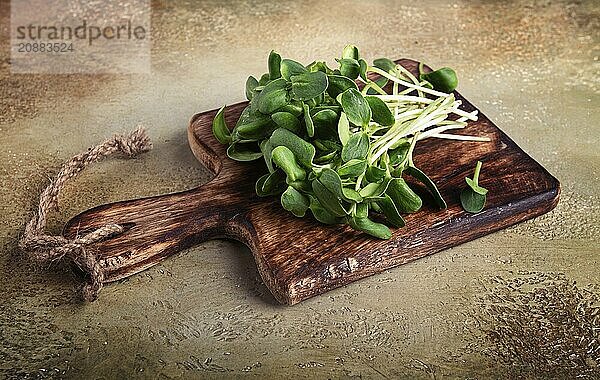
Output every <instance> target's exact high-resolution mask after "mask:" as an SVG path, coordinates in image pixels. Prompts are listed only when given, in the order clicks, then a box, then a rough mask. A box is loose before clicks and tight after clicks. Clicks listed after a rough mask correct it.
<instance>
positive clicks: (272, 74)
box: [269, 50, 281, 80]
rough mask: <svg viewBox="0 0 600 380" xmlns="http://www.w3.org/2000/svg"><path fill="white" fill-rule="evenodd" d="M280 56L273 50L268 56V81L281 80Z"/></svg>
mask: <svg viewBox="0 0 600 380" xmlns="http://www.w3.org/2000/svg"><path fill="white" fill-rule="evenodd" d="M280 66H281V56H280V55H279V54H277V53H276V52H275V50H271V53H270V54H269V79H271V80H274V79H277V78H281V71H280Z"/></svg>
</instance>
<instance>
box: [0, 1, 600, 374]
mask: <svg viewBox="0 0 600 380" xmlns="http://www.w3.org/2000/svg"><path fill="white" fill-rule="evenodd" d="M336 4H337V6H333V5H332V4H330V3H328V2H287V1H281V2H277V3H274V4H271V3H270V2H266V1H264V2H263V1H244V2H225V3H223V2H217V1H215V2H203V3H199V4H196V3H194V2H184V1H178V2H170V1H156V2H153V6H154V11H153V16H152V18H153V19H152V22H153V36H152V37H153V51H152V53H153V56H152V59H153V70H152V75H149V76H133V75H128V76H118V75H112V76H83V75H69V76H42V75H10V73H9V66H8V64H9V59H8V57H9V46H8V42H7V40H8V38H7V37H8V32H9V31H8V21H9V20H8V17H9V7H8V4H7V3H6V2H3V3H1V4H0V21H1V22H0V36H1V38H0V48H1V51H0V54H1V57H0V58H1V59H0V105H1V108H0V143H1V144H0V145H1V146H2V149H0V173H1V176H0V199H2V203H1V204H0V215H1V217H0V218H1V219H0V278H2V286H0V377H13V376H19V377H23V376H28V377H42V378H44V377H81V376H89V377H100V378H114V377H117V376H121V377H122V376H127V377H140V378H144V377H151V378H158V377H162V378H169V377H183V378H190V377H202V376H211V377H218V376H235V377H241V376H244V375H249V376H255V377H265V376H268V375H274V374H278V375H280V376H284V375H285V376H293V377H319V378H325V377H335V378H337V377H348V378H350V377H367V378H379V377H389V378H398V377H407V378H424V379H426V378H434V377H435V378H440V377H449V378H465V377H468V378H487V377H490V376H492V377H493V376H498V377H500V376H503V374H504V375H512V376H517V375H521V376H525V377H535V376H536V375H538V376H540V375H545V376H558V375H561V374H562V375H564V376H569V377H571V376H573V374H575V375H577V374H583V375H585V376H590V377H591V376H594V372H593V371H594V369H595V370H596V371H597V368H598V367H597V363H596V362H595V361H594V360H593V358H592V356H593V355H592V356H590V358H589V360H587V361H584V364H581V363H579V364H578V365H579V367H576V368H575V369H574V370H573V371H575V372H567V371H566V370H565V371H564V372H562V373H561V371H560V370H559V369H556V368H550V367H551V366H550V367H548V368H545V367H543V368H542V367H540V365H539V364H537V365H536V367H533V366H530V365H527V363H522V362H519V361H518V360H516V359H517V358H512V359H511V358H510V357H508V358H507V357H506V355H505V354H506V352H504V351H502V347H501V346H499V345H498V344H497V343H498V342H494V341H492V340H490V339H488V338H489V337H486V335H485V331H483V330H482V329H481V326H482V325H481V323H480V322H479V321H480V320H481V319H484V320H485V316H486V315H489V309H487V308H486V309H485V310H483V309H482V301H481V299H480V298H479V296H480V295H481V294H485V293H486V292H493V291H494V290H493V288H492V287H489V286H487V285H486V284H488V283H489V282H490V281H491V279H493V278H495V277H496V276H499V278H501V279H511V280H510V281H514V280H512V279H514V278H517V280H518V279H519V278H521V277H523V276H527V279H528V281H530V280H531V278H538V277H539V278H541V279H544V281H555V282H557V283H562V282H561V281H563V282H564V281H565V280H564V279H565V278H566V279H568V281H576V282H577V292H570V293H568V294H569V295H568V296H569V297H575V296H573V295H572V294H579V295H580V296H581V297H583V298H584V299H591V298H590V297H592V298H593V295H594V294H596V295H597V294H598V284H599V282H600V275H599V274H598V273H600V270H599V269H600V265H599V263H598V261H599V254H600V247H599V243H598V242H599V240H600V239H599V237H600V236H599V235H600V229H599V227H598V226H600V212H599V211H600V201H599V199H598V195H599V193H598V189H597V185H598V180H599V171H600V153H599V152H600V150H599V149H598V143H599V141H598V138H599V136H600V111H599V109H600V82H599V78H600V75H598V74H599V70H600V58H599V57H600V49H599V44H600V25H599V21H598V20H599V19H600V17H599V16H600V6H599V5H598V3H597V2H594V1H581V2H564V1H558V2H550V1H525V2H521V1H517V2H507V3H504V2H464V3H463V2H450V3H446V2H442V1H422V2H419V3H418V5H416V4H415V3H414V2H397V1H378V2H368V3H367V2H365V3H358V2H350V1H348V2H345V1H342V2H338V3H336ZM350 42H352V43H355V44H357V45H358V46H359V47H360V48H361V50H362V52H363V53H364V55H365V56H366V57H367V58H369V59H372V58H376V57H378V56H388V57H390V58H399V57H408V58H413V59H419V60H424V61H426V62H428V63H430V64H431V65H432V66H434V67H439V66H442V65H448V66H452V67H453V68H455V69H456V71H457V72H458V73H459V77H460V79H461V82H460V91H461V92H462V93H463V94H464V95H465V96H466V97H467V98H468V99H470V100H471V101H472V102H473V103H474V104H476V105H477V106H478V107H479V108H480V109H481V110H482V111H483V112H484V113H485V114H486V115H488V116H489V117H490V118H491V119H492V120H494V122H496V124H497V125H498V126H499V127H500V128H502V129H503V130H505V131H506V132H507V133H508V134H509V135H510V136H511V137H512V138H513V139H514V140H515V141H516V142H517V143H519V144H520V145H521V146H522V147H523V148H524V149H525V151H527V152H528V153H529V154H531V155H532V156H533V157H534V158H535V159H537V160H538V161H539V162H541V163H542V164H543V165H544V166H545V167H546V168H547V169H548V170H549V171H550V172H551V173H553V174H554V175H555V176H556V177H557V178H559V180H560V181H561V183H562V187H563V193H562V200H561V202H560V203H559V205H558V207H557V208H556V209H555V210H554V211H553V212H551V213H549V214H547V215H545V216H542V217H540V218H537V219H536V220H533V221H530V222H526V223H523V224H521V225H518V226H515V227H513V228H510V229H508V230H505V231H502V232H499V233H496V234H493V235H491V236H488V237H485V238H482V239H479V240H477V241H473V242H471V243H468V244H464V245H462V246H459V247H457V248H454V249H451V250H448V251H445V252H442V253H439V254H436V255H434V256H431V257H428V258H425V259H422V260H419V261H417V262H415V263H412V264H408V265H406V266H402V267H399V268H396V269H393V270H390V271H387V272H385V273H383V274H381V275H377V276H373V277H371V278H368V279H365V280H362V281H360V282H357V283H354V284H352V285H349V286H346V287H344V288H341V289H337V290H334V291H332V292H330V293H328V294H327V295H325V296H321V297H316V298H313V299H311V300H308V301H306V302H303V303H301V304H299V305H297V306H294V307H283V306H279V305H277V304H276V303H275V301H274V300H273V299H272V297H271V296H270V294H269V292H268V291H267V289H266V288H265V287H264V286H263V285H262V282H261V280H260V277H259V276H258V274H257V271H256V268H255V265H254V263H253V261H252V258H251V255H250V254H249V251H248V250H247V249H246V248H245V247H243V246H241V245H239V244H237V243H234V242H228V241H212V242H207V243H204V244H202V245H199V246H197V247H195V248H193V249H190V250H188V251H186V252H184V253H182V254H180V255H178V256H176V257H174V258H172V259H170V260H168V261H166V262H165V263H164V264H162V265H159V266H156V267H154V268H152V269H150V270H148V271H146V272H144V273H143V274H140V275H138V276H135V277H132V278H130V279H128V280H126V281H122V282H121V283H118V284H114V285H110V286H107V287H106V288H105V289H104V290H103V291H102V293H101V297H100V300H99V301H98V302H95V303H93V304H88V305H84V304H81V303H79V302H78V299H77V296H76V294H75V293H74V288H75V287H76V286H77V284H79V280H78V279H77V278H76V277H75V275H73V274H72V273H71V271H70V269H69V268H68V267H67V266H65V265H60V264H56V265H53V266H51V268H49V269H50V270H45V269H46V268H44V269H42V270H39V269H36V268H34V267H33V266H32V265H31V264H30V263H28V262H27V261H26V260H24V259H23V257H22V256H21V254H20V252H19V251H18V250H17V249H16V240H17V238H18V236H19V234H20V233H21V231H22V227H23V224H24V223H25V221H26V220H27V218H28V216H29V215H30V212H31V210H32V209H33V207H34V204H35V202H36V198H37V195H38V193H39V191H40V190H41V189H42V188H43V187H44V186H45V184H46V182H47V180H48V176H51V175H54V174H55V173H56V171H57V169H58V167H59V166H60V164H61V162H62V161H64V160H66V159H67V158H69V157H70V156H71V155H72V154H75V153H77V152H79V151H81V150H82V149H84V148H85V147H87V146H89V145H91V144H93V143H95V142H98V141H100V140H101V139H103V138H104V137H106V136H109V135H111V134H112V133H114V132H118V131H125V130H129V129H131V128H132V127H133V126H135V125H137V124H144V125H146V126H147V128H148V129H149V132H150V134H151V135H152V137H153V139H154V143H155V149H154V150H153V151H152V152H151V153H149V154H147V155H145V156H144V157H141V158H139V159H137V160H133V161H130V160H121V161H119V160H112V161H109V162H105V163H102V164H99V165H97V166H96V167H95V168H92V169H91V170H90V171H89V172H87V173H84V174H83V175H82V177H81V178H80V179H79V180H77V182H76V184H74V185H73V186H69V188H68V189H67V191H66V192H65V196H64V198H63V201H62V204H61V209H60V212H59V213H57V214H55V215H54V216H53V218H52V220H51V228H52V229H53V231H55V232H56V231H59V230H60V226H61V225H62V224H63V223H64V222H65V221H66V220H68V219H69V218H70V217H71V216H73V215H74V214H75V213H77V212H79V211H82V210H84V209H87V208H89V207H92V206H94V205H97V204H100V203H106V202H111V201H116V200H121V199H128V198H134V197H139V196H144V195H154V194H161V193H165V192H171V191H178V190H183V189H186V188H188V187H191V186H195V185H197V184H199V183H203V182H206V181H207V180H208V179H209V175H208V173H207V171H206V170H204V169H203V168H202V167H201V166H200V165H198V164H197V163H196V162H195V160H194V158H193V156H192V154H191V153H190V152H189V149H188V148H187V141H186V137H185V128H186V126H187V122H188V120H189V118H190V117H191V115H192V114H193V113H195V112H197V111H201V110H207V109H211V108H215V107H217V106H220V105H221V104H222V103H229V104H232V103H234V102H237V101H240V100H242V98H243V84H244V81H245V79H246V77H247V75H248V74H250V73H252V74H259V73H262V72H264V71H265V67H266V56H267V54H268V52H269V51H270V49H276V50H278V51H279V52H280V53H282V55H285V56H289V57H293V58H296V59H298V60H301V61H306V62H308V61H311V60H312V59H313V58H315V57H334V56H336V55H338V54H339V51H340V49H341V48H342V47H343V46H344V44H346V43H350ZM483 175H485V174H483ZM82 189H85V190H82ZM530 272H533V273H530ZM555 273H560V275H558V274H555ZM548 279H550V280H548ZM501 281H504V280H501ZM506 281H508V280H506ZM544 284H546V282H544ZM561 289H562V288H561ZM502 297H504V296H502ZM508 297H509V298H510V295H509V296H508ZM507 302H510V300H507ZM544 305H546V304H544ZM560 307H561V306H560V305H558V306H556V305H555V306H553V307H552V308H554V309H556V308H558V309H559V310H560ZM550 311H551V310H548V312H550ZM587 315H588V314H581V316H580V318H579V319H577V318H575V319H576V320H577V321H580V322H581V321H587V320H588V319H585V318H587ZM596 315H597V314H596ZM526 317H527V316H526V315H525V316H523V315H521V316H520V317H518V316H515V320H518V318H523V321H522V322H523V323H532V319H527V318H526ZM597 320H598V318H596V319H592V321H591V323H592V324H595V325H596V326H597V325H598V322H597ZM488 323H489V320H488ZM565 323H574V322H572V321H571V320H565ZM551 328H552V326H550V329H551ZM511 331H513V330H511ZM550 331H551V330H550ZM596 331H598V330H596ZM588 338H589V337H588ZM505 343H506V342H505ZM507 344H510V342H509V343H507ZM596 344H597V343H596ZM535 348H536V347H533V348H532V349H534V350H535ZM566 349H568V348H566ZM596 355H597V354H596ZM536 358H539V355H538V356H536ZM531 363H534V362H533V361H532V362H531ZM536 363H537V362H536ZM557 371H558V372H557ZM596 376H597V372H596Z"/></svg>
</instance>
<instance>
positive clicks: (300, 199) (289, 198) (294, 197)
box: [281, 186, 310, 218]
mask: <svg viewBox="0 0 600 380" xmlns="http://www.w3.org/2000/svg"><path fill="white" fill-rule="evenodd" d="M281 205H282V206H283V208H284V209H286V210H288V211H289V212H291V213H292V214H294V216H297V217H299V218H301V217H303V216H304V214H305V213H306V210H308V207H309V206H310V200H309V199H308V197H306V196H305V195H302V193H300V192H299V191H298V190H296V189H294V188H293V187H291V186H288V188H287V190H286V191H284V192H283V194H281Z"/></svg>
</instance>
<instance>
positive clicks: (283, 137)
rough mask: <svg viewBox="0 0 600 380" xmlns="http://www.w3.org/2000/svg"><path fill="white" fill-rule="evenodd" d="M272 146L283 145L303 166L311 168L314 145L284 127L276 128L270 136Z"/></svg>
mask: <svg viewBox="0 0 600 380" xmlns="http://www.w3.org/2000/svg"><path fill="white" fill-rule="evenodd" d="M270 141H271V145H273V147H278V146H285V147H287V148H288V149H289V150H291V151H292V152H293V153H294V156H295V157H296V160H297V161H298V162H299V163H300V164H301V165H302V166H304V167H306V168H308V169H311V168H312V160H313V158H314V157H315V153H316V151H315V147H314V146H313V145H312V144H311V143H309V142H306V141H305V140H303V139H302V138H300V137H298V136H297V135H295V134H294V133H293V132H290V131H288V130H287V129H284V128H278V129H276V130H275V132H273V134H272V135H271V138H270Z"/></svg>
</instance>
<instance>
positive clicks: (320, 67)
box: [306, 61, 333, 74]
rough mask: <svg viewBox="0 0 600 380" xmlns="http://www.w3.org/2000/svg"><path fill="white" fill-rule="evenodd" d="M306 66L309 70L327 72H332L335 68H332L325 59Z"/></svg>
mask: <svg viewBox="0 0 600 380" xmlns="http://www.w3.org/2000/svg"><path fill="white" fill-rule="evenodd" d="M306 68H307V69H308V71H322V72H324V73H325V74H331V73H332V72H333V70H331V69H330V68H329V67H328V66H327V64H326V63H325V62H323V61H315V62H313V63H311V64H310V65H308V66H306Z"/></svg>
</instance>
